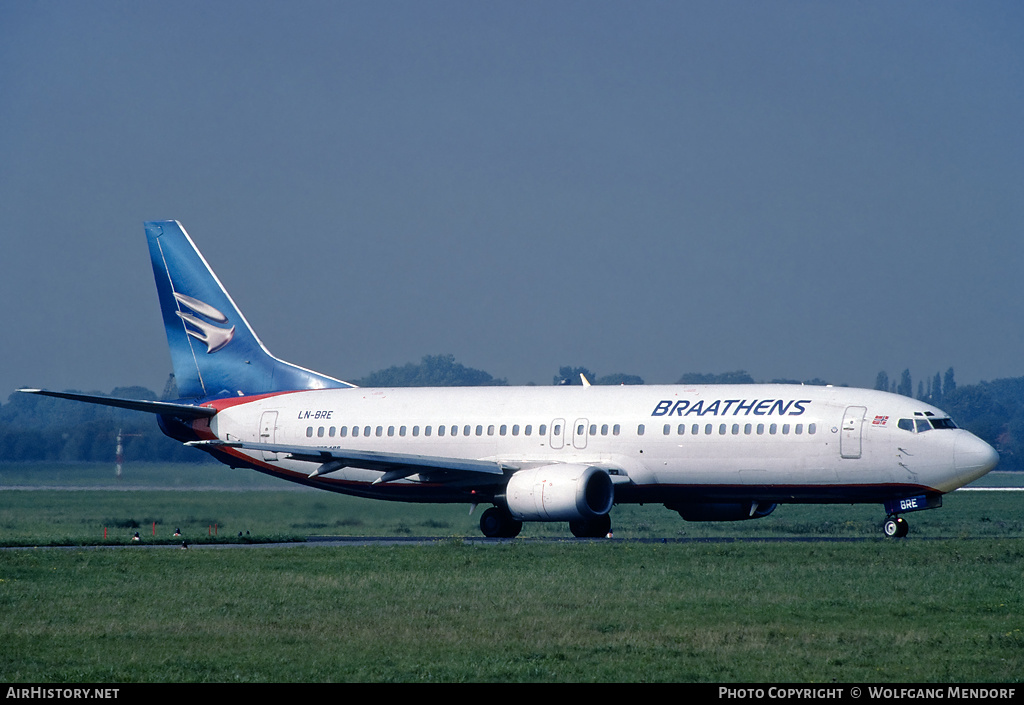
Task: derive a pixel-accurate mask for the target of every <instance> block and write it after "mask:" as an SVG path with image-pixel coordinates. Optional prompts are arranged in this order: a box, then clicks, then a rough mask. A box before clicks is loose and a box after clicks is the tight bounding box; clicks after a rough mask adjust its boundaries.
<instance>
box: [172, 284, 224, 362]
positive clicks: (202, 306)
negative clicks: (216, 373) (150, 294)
mask: <svg viewBox="0 0 1024 705" xmlns="http://www.w3.org/2000/svg"><path fill="white" fill-rule="evenodd" d="M174 298H175V299H177V300H178V303H179V304H181V305H183V306H185V307H186V308H188V309H190V310H191V311H192V312H193V313H196V314H198V315H200V316H202V317H203V318H205V319H209V321H215V322H217V323H227V322H228V317H227V316H225V315H224V314H223V313H221V312H220V311H218V310H217V309H216V308H214V307H213V306H211V305H210V304H208V303H204V302H202V301H200V300H199V299H193V298H192V297H191V296H185V294H179V293H177V292H175V294H174ZM175 313H177V314H178V318H180V319H181V320H183V321H184V322H185V323H186V324H187V325H186V327H185V332H186V333H188V334H189V335H190V336H192V337H193V338H195V339H196V340H201V341H202V342H204V343H206V354H207V355H209V354H210V353H215V352H217V351H218V350H220V349H221V348H223V347H224V346H225V345H227V344H228V343H230V342H231V339H232V338H234V337H235V327H234V326H231V327H230V328H221V327H219V326H215V325H213V323H210V322H208V321H206V320H203V319H201V318H197V317H196V316H194V315H192V313H186V312H183V311H176V312H175ZM189 326H191V328H190V327H189Z"/></svg>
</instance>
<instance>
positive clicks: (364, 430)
mask: <svg viewBox="0 0 1024 705" xmlns="http://www.w3.org/2000/svg"><path fill="white" fill-rule="evenodd" d="M363 435H364V436H369V435H370V427H369V426H363Z"/></svg>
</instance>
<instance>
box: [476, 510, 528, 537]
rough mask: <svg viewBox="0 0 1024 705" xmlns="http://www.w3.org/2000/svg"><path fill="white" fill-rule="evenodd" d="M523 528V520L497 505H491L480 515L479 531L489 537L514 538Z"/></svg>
mask: <svg viewBox="0 0 1024 705" xmlns="http://www.w3.org/2000/svg"><path fill="white" fill-rule="evenodd" d="M522 530H523V522H521V521H516V520H515V519H513V518H512V515H511V514H509V513H508V512H507V511H505V510H503V509H499V508H498V507H491V508H489V509H488V510H487V511H485V512H484V513H483V514H482V515H481V516H480V531H482V532H483V534H484V536H486V537H487V538H490V539H514V538H515V537H516V536H518V535H519V532H520V531H522Z"/></svg>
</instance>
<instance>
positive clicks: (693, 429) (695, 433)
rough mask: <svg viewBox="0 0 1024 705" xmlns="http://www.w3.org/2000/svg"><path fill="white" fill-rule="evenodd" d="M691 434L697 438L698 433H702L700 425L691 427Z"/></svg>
mask: <svg viewBox="0 0 1024 705" xmlns="http://www.w3.org/2000/svg"><path fill="white" fill-rule="evenodd" d="M690 433H692V434H693V435H695V436H696V435H697V434H698V433H700V424H696V423H695V424H694V425H693V426H690Z"/></svg>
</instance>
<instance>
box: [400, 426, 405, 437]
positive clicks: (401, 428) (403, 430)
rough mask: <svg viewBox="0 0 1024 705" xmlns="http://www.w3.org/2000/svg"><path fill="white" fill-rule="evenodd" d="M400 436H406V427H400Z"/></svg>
mask: <svg viewBox="0 0 1024 705" xmlns="http://www.w3.org/2000/svg"><path fill="white" fill-rule="evenodd" d="M398 435H399V436H404V435H405V426H399V427H398Z"/></svg>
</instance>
